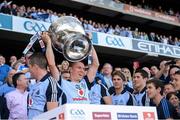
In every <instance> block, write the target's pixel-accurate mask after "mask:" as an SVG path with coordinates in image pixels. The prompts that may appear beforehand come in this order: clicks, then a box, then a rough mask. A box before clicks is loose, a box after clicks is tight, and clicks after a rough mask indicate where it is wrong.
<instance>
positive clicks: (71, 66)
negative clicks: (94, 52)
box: [0, 43, 180, 119]
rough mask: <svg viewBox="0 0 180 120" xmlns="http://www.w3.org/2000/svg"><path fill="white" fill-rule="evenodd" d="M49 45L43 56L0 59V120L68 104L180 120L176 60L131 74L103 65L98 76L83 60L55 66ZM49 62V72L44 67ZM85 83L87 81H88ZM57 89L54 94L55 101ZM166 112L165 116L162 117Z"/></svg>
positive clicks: (178, 65) (179, 77) (135, 69)
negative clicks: (145, 111) (142, 110)
mask: <svg viewBox="0 0 180 120" xmlns="http://www.w3.org/2000/svg"><path fill="white" fill-rule="evenodd" d="M48 44H49V45H47V43H46V53H45V54H40V53H32V52H28V54H26V56H25V58H24V57H21V58H20V59H17V57H16V56H14V55H13V56H11V57H10V60H9V64H6V62H7V60H6V59H5V57H4V56H2V55H0V58H1V59H0V75H1V76H0V80H1V83H2V84H1V85H0V105H1V107H0V108H1V109H0V117H1V119H7V118H8V117H9V119H10V118H11V119H15V118H19V119H20V118H21V119H27V118H32V117H34V116H37V115H39V114H41V113H43V112H45V111H47V110H50V109H52V108H54V107H57V106H58V104H59V105H61V104H64V103H66V102H67V103H76V104H82V103H86V104H89V103H90V104H110V105H132V106H156V107H157V113H158V118H159V119H165V118H179V117H180V116H179V115H180V107H179V105H180V92H179V91H180V59H176V60H173V61H167V60H163V61H161V63H160V65H159V67H157V66H154V65H153V64H152V66H151V67H146V66H145V67H142V68H141V67H139V66H137V65H136V66H133V71H130V69H131V68H128V67H123V68H122V67H119V66H113V65H112V64H111V63H104V64H103V65H102V68H99V71H97V68H98V66H99V64H94V65H95V66H96V67H95V68H94V67H92V64H91V65H87V62H85V61H84V60H83V61H81V62H75V63H71V62H68V61H66V60H64V61H63V62H62V63H61V64H60V65H56V64H55V62H51V61H54V60H53V59H54V57H53V56H52V55H51V54H52V46H51V43H48ZM48 46H49V47H50V48H51V51H50V50H49V48H48ZM96 57H97V56H96ZM46 59H47V60H46ZM7 63H8V62H7ZM47 63H48V68H46V67H47V66H46V65H45V64H47ZM37 65H38V66H37ZM43 66H44V68H42V67H43ZM56 66H57V67H56ZM129 67H130V66H129ZM4 68H8V69H4ZM94 69H96V70H94ZM57 71H58V72H57ZM42 73H43V74H42ZM92 73H93V74H92ZM95 73H96V74H95ZM29 74H30V75H29ZM39 76H40V77H39ZM52 77H53V78H52ZM80 78H82V80H80ZM56 80H57V81H58V82H55V81H56ZM75 80H78V81H75ZM79 80H80V81H79ZM88 80H89V82H90V80H91V82H90V83H89V82H87V81H88ZM48 81H49V82H48ZM70 81H71V82H70ZM57 84H59V85H60V86H62V88H59V87H58V86H59V85H57ZM86 84H87V86H86ZM52 85H55V86H53V87H52V88H53V89H51V87H49V86H52ZM56 85H57V86H56ZM81 85H82V86H81ZM56 87H57V89H54V88H56ZM44 89H46V90H44ZM51 90H55V91H54V92H53V91H51ZM56 90H58V94H57V96H56V97H55V96H54V95H55V94H56V93H57V91H56ZM62 90H63V91H62ZM87 91H89V92H87ZM87 93H88V94H89V95H88V94H87ZM28 94H29V95H28ZM44 94H45V96H46V97H44ZM77 94H78V95H77ZM47 95H48V96H47ZM65 95H67V96H65ZM27 96H28V97H27ZM42 96H43V97H42ZM71 96H72V98H71ZM77 96H79V97H77ZM88 96H89V97H88ZM40 99H47V103H46V104H48V106H49V107H48V106H46V107H47V108H46V109H44V103H43V101H46V100H40ZM52 99H53V101H51V100H52ZM21 103H22V104H21ZM56 103H58V104H56ZM17 104H18V105H17ZM162 104H164V105H163V106H162ZM6 105H7V106H6ZM27 106H28V107H27ZM52 106H54V107H52ZM26 107H27V108H26ZM27 111H28V116H27V114H26V113H27ZM165 111H166V112H168V114H164V112H165Z"/></svg>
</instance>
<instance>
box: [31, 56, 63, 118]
mask: <svg viewBox="0 0 180 120" xmlns="http://www.w3.org/2000/svg"><path fill="white" fill-rule="evenodd" d="M29 59H30V60H29V70H30V73H31V75H32V77H33V78H34V79H36V81H37V83H36V84H35V85H33V86H32V88H31V89H30V91H29V96H28V118H29V119H32V118H33V117H35V116H37V115H39V114H41V113H43V112H46V111H48V110H51V109H53V108H55V107H58V106H59V104H60V105H61V104H64V103H66V96H65V94H64V92H63V91H62V90H61V88H60V86H59V84H58V83H57V81H56V80H54V78H53V77H52V76H51V75H50V74H49V73H48V71H47V65H48V64H47V60H46V57H45V56H44V55H43V54H42V53H34V54H33V55H31V57H30V58H29Z"/></svg>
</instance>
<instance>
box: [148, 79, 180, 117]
mask: <svg viewBox="0 0 180 120" xmlns="http://www.w3.org/2000/svg"><path fill="white" fill-rule="evenodd" d="M146 87H147V95H148V97H149V98H150V99H152V100H153V102H154V103H155V105H156V109H157V114H158V119H175V118H177V111H176V110H175V108H174V107H173V106H172V104H171V103H170V102H169V101H168V100H167V99H166V98H165V97H163V89H164V85H163V83H162V81H161V80H159V79H155V78H154V79H152V80H149V81H147V82H146Z"/></svg>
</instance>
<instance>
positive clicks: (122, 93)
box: [112, 71, 136, 105]
mask: <svg viewBox="0 0 180 120" xmlns="http://www.w3.org/2000/svg"><path fill="white" fill-rule="evenodd" d="M112 79H113V86H114V88H115V92H114V93H113V94H112V103H113V105H136V101H135V98H134V96H133V95H132V94H131V93H130V92H128V91H127V90H126V89H125V88H124V82H125V81H126V77H125V75H124V74H123V73H121V72H119V71H114V72H113V73H112Z"/></svg>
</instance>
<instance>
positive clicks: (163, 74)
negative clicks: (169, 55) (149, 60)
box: [155, 60, 171, 83]
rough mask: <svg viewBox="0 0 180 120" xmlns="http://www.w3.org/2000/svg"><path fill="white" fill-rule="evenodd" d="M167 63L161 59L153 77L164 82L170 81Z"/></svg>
mask: <svg viewBox="0 0 180 120" xmlns="http://www.w3.org/2000/svg"><path fill="white" fill-rule="evenodd" d="M167 63H168V61H165V60H163V61H161V63H160V65H159V68H160V70H159V71H158V72H157V73H156V75H155V78H158V79H160V80H162V81H163V82H164V83H169V82H170V81H171V79H170V76H169V69H170V65H169V64H167Z"/></svg>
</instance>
